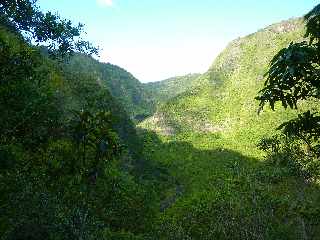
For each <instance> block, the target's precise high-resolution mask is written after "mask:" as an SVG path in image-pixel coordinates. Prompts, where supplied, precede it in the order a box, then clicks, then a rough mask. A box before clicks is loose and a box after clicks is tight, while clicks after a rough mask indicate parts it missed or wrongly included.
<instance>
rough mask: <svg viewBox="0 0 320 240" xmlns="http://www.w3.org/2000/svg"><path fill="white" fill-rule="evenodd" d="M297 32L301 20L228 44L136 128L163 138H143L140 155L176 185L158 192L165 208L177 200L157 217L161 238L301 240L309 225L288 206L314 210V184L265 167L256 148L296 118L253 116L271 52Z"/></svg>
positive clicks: (289, 114) (269, 114)
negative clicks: (191, 83)
mask: <svg viewBox="0 0 320 240" xmlns="http://www.w3.org/2000/svg"><path fill="white" fill-rule="evenodd" d="M303 32H304V27H303V23H302V21H301V20H290V21H286V22H282V23H280V24H275V25H272V26H270V27H268V28H266V29H263V30H261V31H259V32H257V33H255V34H252V35H249V36H247V37H245V38H241V39H237V40H235V41H233V42H232V43H230V44H229V46H228V47H227V48H226V50H225V51H224V52H222V53H221V54H220V56H219V57H218V58H217V59H216V60H215V62H214V63H213V65H212V67H211V68H210V69H209V71H208V72H207V73H205V74H204V75H202V76H201V77H200V78H199V79H198V86H197V87H195V88H193V89H192V90H190V91H188V92H185V93H183V94H181V95H179V96H177V97H175V98H173V99H171V100H169V102H168V103H167V104H165V105H163V106H162V107H161V108H160V109H159V110H158V112H157V113H156V114H155V115H154V116H153V117H151V118H149V119H147V120H146V121H144V122H143V123H141V124H140V127H141V128H144V129H147V130H148V131H155V132H157V133H158V134H159V133H160V135H162V136H161V137H160V139H157V140H154V139H153V138H152V137H151V135H153V134H147V135H146V137H145V149H146V155H147V157H148V158H149V159H150V161H156V162H161V163H164V164H166V165H167V167H168V169H169V170H170V172H171V174H172V175H173V176H174V179H175V180H174V184H173V185H174V186H173V187H172V188H171V189H170V190H169V191H167V192H166V193H165V194H164V195H165V197H164V199H165V200H164V202H165V203H166V204H167V202H168V201H169V202H170V199H175V198H177V199H178V200H177V201H176V203H175V204H172V205H171V204H167V205H169V207H168V209H167V210H166V211H165V213H164V214H163V219H164V220H163V224H162V225H161V231H162V232H164V233H165V234H166V237H165V238H164V239H189V238H191V239H275V238H277V239H282V238H283V239H301V234H303V232H304V231H305V230H304V229H303V228H304V227H303V225H304V224H307V225H308V224H309V222H308V221H307V220H305V219H303V217H301V213H300V212H299V209H295V207H294V206H296V205H297V204H298V205H299V204H300V205H301V206H302V205H303V204H304V203H305V202H308V203H309V204H310V206H312V207H316V206H318V205H317V201H318V200H319V197H320V196H319V194H317V192H319V190H318V186H311V185H309V186H308V187H305V186H304V185H303V184H301V182H299V181H297V180H295V179H294V178H292V177H290V175H288V174H287V172H286V169H284V168H279V167H277V166H276V167H274V166H269V165H266V163H264V162H263V161H261V159H263V155H262V153H261V152H260V151H258V150H257V148H256V147H255V145H256V143H257V141H258V140H259V139H260V138H261V137H262V136H265V135H270V134H272V133H273V132H274V128H275V127H276V126H277V125H279V123H280V122H282V121H283V120H285V119H288V118H290V117H292V116H294V114H295V113H294V112H292V111H290V110H287V111H285V110H283V109H282V108H281V107H278V109H277V111H276V112H272V111H271V110H265V111H264V112H263V113H262V114H261V115H260V116H258V115H257V109H258V102H256V101H255V100H254V97H255V96H256V94H257V92H258V90H259V89H260V88H261V87H262V86H263V82H264V78H263V74H264V73H265V72H266V70H267V68H268V63H269V62H270V60H271V59H272V57H273V56H274V55H275V53H277V52H278V51H279V50H280V49H281V48H283V47H285V46H287V45H288V44H289V43H290V42H291V41H299V39H302V36H303ZM177 184H178V186H180V187H179V188H182V189H183V196H182V197H181V196H180V194H178V195H179V196H178V195H177V191H176V189H177V187H176V185H177ZM166 199H169V200H166ZM317 199H318V200H317ZM276 202H278V203H279V205H277V204H276ZM280 202H281V204H280ZM271 209H273V210H271ZM273 211H274V212H273ZM271 212H273V213H272V214H271ZM286 212H287V213H288V215H290V216H285V214H284V213H286ZM285 219H286V220H285ZM288 219H290V220H288ZM304 221H305V222H304ZM240 229H241V230H240ZM259 229H260V230H259ZM261 229H263V230H261ZM317 231H318V230H314V229H313V228H310V229H308V234H310V235H309V236H312V234H317ZM251 234H252V235H251ZM282 234H283V235H282ZM314 236H316V235H314ZM314 239H317V238H314Z"/></svg>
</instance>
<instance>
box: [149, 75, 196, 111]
mask: <svg viewBox="0 0 320 240" xmlns="http://www.w3.org/2000/svg"><path fill="white" fill-rule="evenodd" d="M200 76H201V74H199V73H193V74H191V73H190V74H188V75H185V76H178V77H172V78H169V79H166V80H163V81H159V82H150V83H145V84H144V85H143V87H144V89H145V91H146V92H148V93H149V94H150V96H151V97H152V99H153V101H154V102H155V103H156V104H158V105H159V104H162V103H165V102H166V101H168V100H169V99H171V98H173V97H176V96H178V95H179V94H181V93H183V92H185V91H187V90H188V89H190V88H192V87H193V86H194V85H195V84H196V82H197V79H198V77H200Z"/></svg>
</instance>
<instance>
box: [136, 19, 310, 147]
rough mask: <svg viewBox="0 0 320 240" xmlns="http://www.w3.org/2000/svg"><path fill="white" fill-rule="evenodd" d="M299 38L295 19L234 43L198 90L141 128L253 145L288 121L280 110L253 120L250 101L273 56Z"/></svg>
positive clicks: (174, 101)
mask: <svg viewBox="0 0 320 240" xmlns="http://www.w3.org/2000/svg"><path fill="white" fill-rule="evenodd" d="M303 33H304V27H303V22H302V20H299V19H296V20H290V21H285V22H282V23H279V24H274V25H272V26H269V27H267V28H266V29H263V30H260V31H258V32H257V33H255V34H251V35H249V36H247V37H244V38H240V39H237V40H234V41H233V42H231V43H230V44H229V45H228V47H227V48H226V49H225V50H224V51H223V52H222V53H221V54H220V55H219V56H218V57H217V59H216V60H215V62H214V63H213V65H212V66H211V68H210V69H209V70H208V71H207V72H206V73H205V74H203V75H202V76H200V77H199V78H198V80H197V83H198V86H196V87H195V88H193V89H191V90H189V91H186V92H185V93H183V94H182V95H179V96H177V97H176V98H173V99H171V100H170V101H169V102H168V103H167V104H165V105H164V106H162V107H161V108H160V109H159V110H158V112H157V113H156V114H155V115H154V116H153V117H151V118H149V119H147V120H146V121H145V122H144V123H142V125H141V126H142V127H145V128H147V129H153V130H156V131H160V132H162V133H166V132H167V133H168V132H169V133H173V132H175V133H179V132H198V133H207V134H208V133H213V134H216V133H218V134H222V135H223V136H224V137H227V138H230V140H232V139H234V140H235V139H239V137H241V136H242V135H244V137H245V139H246V141H245V142H247V136H250V138H252V140H253V141H251V143H253V142H255V141H256V140H257V139H259V138H260V137H261V136H263V135H265V134H267V133H268V132H269V130H270V128H273V127H274V126H276V125H277V124H278V123H280V122H281V121H282V120H283V119H286V118H288V117H290V116H291V114H290V111H289V110H288V111H284V110H282V109H281V108H279V111H277V113H273V112H272V111H268V110H266V111H265V112H264V113H262V114H261V116H258V115H257V109H258V102H257V101H256V100H255V99H254V97H255V96H256V94H257V92H258V90H259V89H260V88H261V87H262V86H263V83H264V77H263V75H264V73H265V72H266V70H267V68H268V64H269V62H270V60H271V59H272V57H273V56H274V55H275V53H277V52H278V51H279V50H280V49H281V48H283V47H285V46H287V45H288V44H289V43H290V42H291V41H296V40H299V39H302V36H303ZM243 131H245V132H243ZM236 141H238V140H236Z"/></svg>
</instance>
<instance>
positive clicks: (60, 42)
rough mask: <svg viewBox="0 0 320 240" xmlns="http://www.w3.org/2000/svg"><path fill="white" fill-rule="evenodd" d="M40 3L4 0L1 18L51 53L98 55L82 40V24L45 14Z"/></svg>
mask: <svg viewBox="0 0 320 240" xmlns="http://www.w3.org/2000/svg"><path fill="white" fill-rule="evenodd" d="M36 2H37V0H14V1H12V0H3V1H1V3H0V19H1V21H2V22H5V23H6V24H7V25H9V26H13V27H14V28H15V29H17V30H19V31H21V32H22V33H23V34H24V35H26V36H29V37H31V38H32V39H34V40H35V42H36V43H37V44H44V45H45V46H47V48H48V50H49V52H50V53H51V54H56V55H66V54H69V53H72V52H74V51H80V52H85V53H88V54H97V53H98V52H97V49H96V48H95V47H93V46H92V45H91V44H90V43H89V42H86V41H83V40H82V39H81V38H80V35H81V33H82V32H83V25H82V24H78V26H73V25H72V22H71V21H70V20H65V19H61V18H60V17H59V16H58V15H55V14H52V13H51V12H47V13H42V12H41V11H39V10H38V7H37V5H36Z"/></svg>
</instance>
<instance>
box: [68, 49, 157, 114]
mask: <svg viewBox="0 0 320 240" xmlns="http://www.w3.org/2000/svg"><path fill="white" fill-rule="evenodd" d="M67 68H68V70H69V71H71V72H78V73H81V74H84V75H86V76H90V77H91V78H93V79H95V80H96V81H97V83H99V84H100V85H101V86H104V87H106V88H107V89H108V90H109V91H110V93H111V95H112V96H113V97H114V98H116V99H117V100H118V101H120V102H121V103H122V104H123V106H124V107H125V109H126V111H127V113H128V114H129V116H130V117H131V118H132V119H137V120H141V119H144V118H145V117H146V116H149V115H151V114H152V113H153V103H152V100H151V97H150V95H149V94H148V93H147V92H146V91H144V88H143V85H142V83H140V82H139V81H138V80H137V79H136V78H135V77H134V76H133V75H132V74H130V73H129V72H127V71H126V70H124V69H122V68H120V67H118V66H115V65H112V64H110V63H101V62H98V61H97V60H94V59H93V58H91V57H87V56H83V55H76V56H74V57H72V58H71V60H70V61H69V63H68V64H67Z"/></svg>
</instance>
